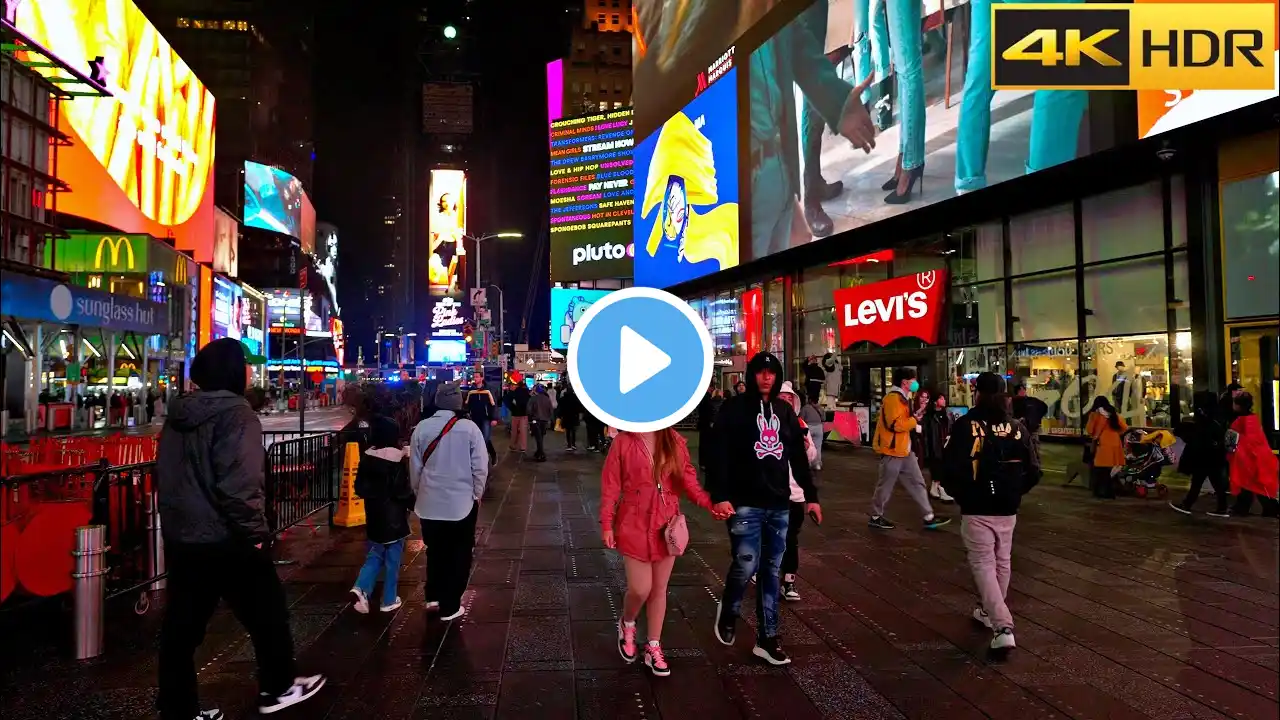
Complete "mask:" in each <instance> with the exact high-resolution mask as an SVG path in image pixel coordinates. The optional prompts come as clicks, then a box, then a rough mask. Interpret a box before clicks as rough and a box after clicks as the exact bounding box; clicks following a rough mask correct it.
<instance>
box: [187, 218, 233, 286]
mask: <svg viewBox="0 0 1280 720" xmlns="http://www.w3.org/2000/svg"><path fill="white" fill-rule="evenodd" d="M196 260H197V261H200V260H201V258H199V257H197V258H196ZM209 261H212V262H213V269H214V270H216V271H217V272H220V273H226V274H227V275H230V276H231V277H236V276H238V275H239V274H240V223H238V222H236V219H235V218H234V217H232V216H231V214H230V213H228V212H226V211H224V210H223V209H222V208H217V207H215V208H214V209H213V256H212V257H211V258H205V259H204V262H209Z"/></svg>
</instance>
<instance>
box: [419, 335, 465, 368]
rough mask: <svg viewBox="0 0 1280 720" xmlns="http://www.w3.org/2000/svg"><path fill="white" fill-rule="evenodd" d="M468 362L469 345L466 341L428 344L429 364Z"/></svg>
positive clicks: (438, 341) (444, 341)
mask: <svg viewBox="0 0 1280 720" xmlns="http://www.w3.org/2000/svg"><path fill="white" fill-rule="evenodd" d="M466 361H467V343H466V341H465V340H436V339H432V340H431V342H430V343H428V344H427V362H429V363H438V364H445V363H465V362H466Z"/></svg>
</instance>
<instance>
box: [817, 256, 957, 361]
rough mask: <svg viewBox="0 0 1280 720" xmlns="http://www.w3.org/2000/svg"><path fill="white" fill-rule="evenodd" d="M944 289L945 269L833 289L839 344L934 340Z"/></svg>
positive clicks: (884, 344) (943, 302) (940, 326)
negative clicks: (910, 338)
mask: <svg viewBox="0 0 1280 720" xmlns="http://www.w3.org/2000/svg"><path fill="white" fill-rule="evenodd" d="M946 293H947V271H946V270H929V271H927V272H922V273H916V274H915V275H907V276H905V277H899V278H893V279H891V280H884V281H881V282H877V283H871V284H870V285H862V286H859V287H851V288H843V289H840V290H836V291H835V304H836V321H837V323H838V326H839V332H840V347H842V348H848V347H849V346H850V345H853V344H854V343H859V342H869V343H872V344H875V345H879V346H881V347H884V346H887V345H889V344H890V343H892V342H894V341H895V340H899V339H901V338H906V337H913V338H917V339H919V340H921V341H923V342H925V343H927V344H930V345H932V344H934V343H936V342H938V333H939V331H940V330H941V329H942V312H943V306H944V305H945V303H946Z"/></svg>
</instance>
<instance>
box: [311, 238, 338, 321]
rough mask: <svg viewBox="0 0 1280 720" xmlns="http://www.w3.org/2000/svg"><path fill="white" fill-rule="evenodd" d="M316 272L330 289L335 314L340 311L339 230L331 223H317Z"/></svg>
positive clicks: (330, 298)
mask: <svg viewBox="0 0 1280 720" xmlns="http://www.w3.org/2000/svg"><path fill="white" fill-rule="evenodd" d="M314 255H315V258H316V271H317V272H319V273H320V277H322V278H324V284H325V285H327V286H328V287H329V300H330V301H331V302H332V303H333V312H334V313H335V314H336V313H338V312H339V310H338V228H336V227H334V226H333V225H331V224H329V223H325V222H322V223H316V248H315V253H314Z"/></svg>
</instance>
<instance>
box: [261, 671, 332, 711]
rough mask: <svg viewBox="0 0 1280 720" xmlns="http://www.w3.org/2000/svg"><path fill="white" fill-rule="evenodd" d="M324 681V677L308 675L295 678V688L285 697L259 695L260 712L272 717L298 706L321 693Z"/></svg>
mask: <svg viewBox="0 0 1280 720" xmlns="http://www.w3.org/2000/svg"><path fill="white" fill-rule="evenodd" d="M324 681H325V677H324V676H323V675H308V676H306V677H300V678H294V681H293V687H291V688H289V689H288V690H287V691H286V692H285V693H284V694H283V695H278V696H276V697H271V696H270V695H268V694H266V693H259V694H258V712H259V713H261V714H263V715H270V714H271V713H273V712H279V711H281V710H283V709H285V708H287V707H292V706H294V705H297V704H298V703H300V702H302V701H304V700H307V699H309V698H310V697H311V696H312V695H315V694H316V693H318V692H320V688H322V687H324Z"/></svg>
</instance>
